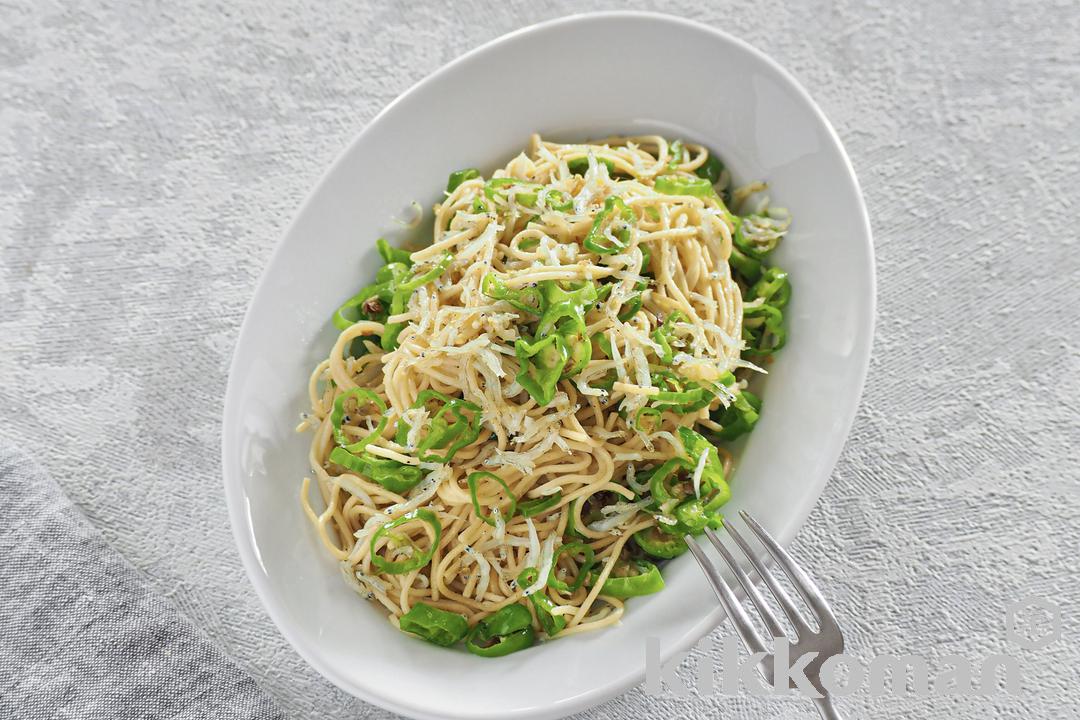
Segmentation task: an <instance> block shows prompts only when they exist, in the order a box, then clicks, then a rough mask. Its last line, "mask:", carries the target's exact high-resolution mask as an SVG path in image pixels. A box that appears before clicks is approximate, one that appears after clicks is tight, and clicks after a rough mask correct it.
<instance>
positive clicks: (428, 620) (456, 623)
mask: <svg viewBox="0 0 1080 720" xmlns="http://www.w3.org/2000/svg"><path fill="white" fill-rule="evenodd" d="M400 625H401V629H402V630H404V631H405V632H407V633H412V634H413V635H416V636H418V637H421V638H423V639H424V640H427V641H428V642H430V643H435V644H436V645H442V646H443V647H450V646H451V645H456V644H457V643H459V642H460V641H461V640H462V639H463V638H464V637H465V636H466V635H468V634H469V621H468V620H467V619H466V617H465V616H464V615H462V614H460V613H455V612H450V611H448V610H441V609H439V608H437V607H433V606H431V605H428V604H427V603H422V602H419V603H416V604H415V605H413V606H412V608H411V609H410V610H409V612H407V613H405V614H404V615H402V616H401V621H400Z"/></svg>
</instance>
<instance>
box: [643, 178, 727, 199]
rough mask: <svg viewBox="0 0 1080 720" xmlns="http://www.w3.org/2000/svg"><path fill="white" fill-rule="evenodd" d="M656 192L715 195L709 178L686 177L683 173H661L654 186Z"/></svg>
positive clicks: (699, 195) (695, 195)
mask: <svg viewBox="0 0 1080 720" xmlns="http://www.w3.org/2000/svg"><path fill="white" fill-rule="evenodd" d="M653 187H654V188H655V189H656V192H658V193H662V194H664V195H689V196H690V197H707V196H709V195H715V194H716V191H715V190H713V186H712V183H711V182H709V181H708V179H707V178H701V177H686V176H683V175H661V176H660V177H658V178H656V183H655V184H654V186H653Z"/></svg>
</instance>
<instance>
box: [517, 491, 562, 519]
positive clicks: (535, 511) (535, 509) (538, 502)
mask: <svg viewBox="0 0 1080 720" xmlns="http://www.w3.org/2000/svg"><path fill="white" fill-rule="evenodd" d="M560 502H562V490H560V491H559V492H557V493H555V494H554V495H545V496H544V497H538V498H534V499H532V500H526V501H525V502H520V503H518V506H517V510H518V512H519V513H520V514H521V516H522V517H536V516H537V515H541V514H543V513H545V512H547V511H548V510H550V509H551V508H553V507H555V506H556V505H558V504H559V503H560Z"/></svg>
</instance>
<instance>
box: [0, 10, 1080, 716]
mask: <svg viewBox="0 0 1080 720" xmlns="http://www.w3.org/2000/svg"><path fill="white" fill-rule="evenodd" d="M629 4H630V5H633V6H637V7H640V8H647V9H657V10H664V11H668V12H672V13H675V14H680V15H684V16H687V17H691V18H695V19H698V20H700V21H703V22H706V23H708V24H711V25H713V26H715V27H719V28H723V29H726V30H728V31H729V32H732V33H734V34H736V35H738V36H740V37H742V38H744V39H746V40H748V41H749V42H751V43H752V44H754V45H756V46H757V47H759V48H761V49H763V50H764V51H766V52H768V53H769V54H771V55H772V56H773V57H774V58H776V59H777V60H778V61H779V62H781V63H782V64H783V65H784V66H786V67H787V68H788V69H789V70H791V71H792V72H793V73H794V74H795V76H796V77H797V78H798V79H799V80H800V81H801V82H802V83H803V84H804V85H805V86H806V87H807V89H808V90H809V91H810V93H811V95H813V97H814V98H815V99H816V100H817V101H818V103H820V104H821V106H822V108H823V109H824V111H825V113H826V114H827V115H828V116H829V118H830V119H831V120H832V122H833V123H834V124H835V126H836V128H837V130H838V132H839V134H840V136H841V138H842V139H843V141H844V143H845V144H846V146H847V149H848V151H849V153H850V154H851V157H852V161H853V163H854V165H855V168H856V171H857V172H858V174H859V177H860V180H861V182H862V185H863V189H864V192H865V194H866V199H867V202H868V205H869V208H870V216H871V221H872V224H873V228H874V233H875V245H876V253H877V260H878V281H879V288H880V290H879V293H880V297H879V320H878V326H877V337H876V339H875V344H874V357H873V362H872V365H871V368H870V376H869V381H868V384H867V387H866V392H865V395H864V398H863V404H862V408H861V410H860V412H859V414H858V417H857V419H856V421H855V428H854V431H853V433H852V435H851V437H850V439H849V442H848V445H847V449H846V450H845V452H844V454H843V457H842V458H841V460H840V463H839V465H838V467H837V469H836V472H835V473H834V476H833V478H832V481H831V482H830V484H829V486H828V488H827V490H826V491H825V494H824V496H823V498H822V499H821V501H820V503H819V505H818V507H817V509H816V511H815V512H814V514H813V515H812V517H811V518H810V521H809V523H808V524H807V525H806V527H805V528H804V529H803V530H802V532H801V533H800V535H799V538H798V540H797V541H796V542H795V543H794V545H793V550H794V551H795V553H796V554H797V555H798V557H800V558H802V559H803V560H804V561H805V562H806V563H807V564H808V565H809V566H811V567H812V568H813V570H814V573H815V574H816V576H817V577H818V578H819V579H820V581H821V583H822V584H823V585H824V586H825V587H826V588H827V590H828V594H829V595H830V597H832V598H833V600H834V604H835V607H836V609H837V611H838V612H839V614H840V616H841V617H842V618H843V624H844V627H845V629H846V630H847V635H848V639H849V647H850V648H851V651H852V652H854V653H856V654H859V655H861V656H863V657H866V658H869V657H871V656H872V655H874V654H875V653H882V652H892V653H898V652H908V651H910V652H920V653H924V654H926V653H928V654H930V656H931V658H933V657H937V656H939V655H942V654H948V653H960V654H963V655H965V656H967V657H969V658H971V659H972V660H973V661H978V660H979V659H980V658H982V657H984V656H986V655H987V654H989V653H993V652H1000V651H1006V650H1008V649H1010V648H1009V645H1008V643H1007V642H1006V640H1005V632H1004V617H1005V608H1006V605H1007V603H1008V602H1010V601H1012V600H1015V599H1017V598H1019V597H1021V596H1022V595H1024V594H1025V593H1028V592H1032V593H1036V594H1038V595H1041V596H1045V597H1058V598H1059V599H1058V600H1057V601H1056V602H1058V604H1059V605H1060V606H1061V607H1062V608H1063V610H1064V618H1065V633H1066V637H1065V639H1064V640H1062V641H1059V642H1057V643H1055V644H1054V645H1052V646H1051V647H1049V648H1048V649H1046V650H1045V651H1042V652H1021V653H1020V658H1021V660H1022V662H1023V667H1024V671H1025V675H1024V684H1025V688H1026V689H1025V691H1024V692H1023V693H1022V694H1021V695H1019V696H1015V697H1009V696H998V697H995V698H981V699H974V698H960V699H956V700H949V701H944V700H938V699H933V700H916V699H877V700H875V699H871V698H869V697H867V696H866V695H865V694H861V695H858V696H856V697H855V698H852V699H850V700H847V701H842V703H841V706H842V708H844V709H845V710H847V711H848V712H849V713H850V716H851V717H875V718H903V717H919V718H960V719H962V720H966V719H969V718H979V719H980V720H981V719H982V718H985V717H988V716H990V717H994V716H998V717H1017V718H1019V717H1024V718H1030V717H1055V718H1061V717H1067V716H1068V717H1076V716H1077V715H1076V712H1077V711H1076V710H1075V705H1069V706H1068V707H1065V708H1062V707H1061V705H1062V703H1063V701H1064V700H1065V699H1066V698H1073V699H1075V696H1076V687H1077V680H1078V677H1077V671H1076V670H1075V669H1074V668H1076V667H1077V666H1078V665H1080V649H1078V647H1077V644H1076V639H1077V631H1078V621H1077V610H1078V603H1077V596H1078V594H1077V589H1078V588H1077V581H1076V578H1077V570H1076V567H1077V557H1078V556H1080V522H1078V516H1080V492H1078V487H1077V480H1078V478H1080V464H1078V461H1077V452H1076V450H1075V447H1074V446H1075V445H1076V443H1077V441H1078V440H1080V428H1078V422H1080V414H1078V406H1077V403H1078V398H1080V381H1078V379H1077V378H1078V377H1080V353H1078V345H1080V332H1078V330H1080V327H1078V326H1080V320H1078V318H1080V283H1078V279H1080V261H1078V256H1077V253H1078V252H1080V247H1078V246H1077V238H1078V234H1080V233H1078V230H1077V213H1078V210H1080V197H1078V194H1077V186H1078V183H1080V170H1078V166H1080V101H1078V98H1077V89H1078V86H1080V12H1078V10H1077V7H1076V4H1075V2H1073V1H1072V0H1058V1H1056V2H1024V1H1021V0H1008V1H1006V2H1000V3H994V4H990V3H987V4H986V5H981V4H979V3H964V4H959V5H958V6H957V7H954V8H948V7H946V6H945V5H946V4H945V3H937V2H930V1H929V0H924V1H920V2H903V3H891V2H884V1H882V0H878V1H877V2H872V3H864V2H853V1H850V0H840V1H839V2H819V3H813V4H802V3H788V2H759V3H736V2H725V3H716V4H709V3H703V2H699V1H694V2H656V3H650V4H648V5H646V4H645V3H642V2H634V3H629ZM617 5H618V6H622V5H624V4H623V3H618V4H617V3H614V2H603V3H598V4H596V7H597V8H600V7H605V8H614V7H616V6H617ZM582 9H585V7H584V6H583V5H582V3H580V2H569V1H567V2H555V1H552V0H531V1H530V2H521V3H518V2H497V3H492V4H490V5H489V4H486V3H481V2H478V1H477V0H462V2H457V3H452V4H450V3H447V4H443V3H438V4H432V5H430V6H422V5H420V4H418V3H405V2H393V3H377V2H374V1H373V0H354V1H352V2H342V1H333V2H328V1H326V0H318V1H316V0H288V1H287V2H286V1H283V0H258V2H255V1H252V0H241V1H239V2H234V3H219V2H210V1H209V0H204V1H202V2H193V3H156V4H149V3H147V4H144V5H142V6H141V7H138V8H136V5H135V4H129V3H109V2H104V0H73V1H71V2H62V3H61V2H30V1H29V0H17V2H16V3H15V4H14V5H11V4H7V5H5V7H4V10H3V13H2V17H3V20H2V23H0V241H2V243H3V245H2V248H0V252H2V265H0V308H2V310H0V339H2V346H0V347H2V349H0V437H2V438H3V439H6V440H8V441H12V442H15V443H18V444H19V445H21V446H22V447H24V448H26V449H28V450H29V451H31V452H32V453H33V455H34V456H35V457H36V458H37V459H38V460H39V462H41V463H42V464H43V465H44V466H45V467H46V468H47V469H48V470H49V471H50V472H51V474H52V475H53V476H54V477H55V478H56V479H57V481H58V482H59V483H60V484H61V485H62V486H63V487H64V488H65V490H66V491H67V492H68V493H69V495H70V496H71V497H72V498H73V500H74V501H75V502H76V503H77V504H78V505H79V506H80V507H81V508H82V509H83V510H84V511H85V513H86V514H87V516H88V517H89V518H90V520H91V521H92V522H93V523H94V524H95V525H96V526H97V527H99V528H100V529H101V530H102V532H103V533H104V534H105V536H106V538H107V539H108V540H109V541H110V542H112V543H113V544H114V545H115V547H117V548H118V549H119V550H120V551H121V552H122V553H123V554H124V555H125V556H126V557H127V558H128V559H129V560H130V561H131V562H132V563H133V564H134V565H136V566H137V567H138V568H140V569H141V570H143V571H144V572H145V573H147V574H148V575H149V577H150V579H151V581H152V582H153V584H154V585H155V586H156V587H157V588H158V589H160V590H161V591H162V592H163V593H165V594H166V595H167V596H168V597H170V598H171V599H172V600H173V601H174V602H175V603H176V604H177V605H178V606H179V607H180V608H181V609H182V610H183V611H184V612H186V613H187V614H188V615H189V616H190V617H191V618H192V619H193V620H194V621H195V622H196V623H198V624H199V625H200V626H201V627H203V628H204V629H205V631H206V632H207V633H208V634H209V635H210V636H211V637H212V638H213V639H215V640H216V641H217V642H219V643H221V644H222V645H223V646H224V647H225V648H226V649H227V650H228V652H230V653H231V654H232V655H233V656H234V657H235V658H236V659H237V661H238V663H239V664H240V665H241V666H243V667H244V668H246V669H247V670H248V671H249V672H251V673H252V674H253V675H254V676H255V677H256V679H257V680H258V681H259V682H260V684H262V685H263V686H264V687H266V688H267V689H268V690H269V692H271V693H272V694H273V696H274V697H275V699H276V700H277V701H278V702H279V703H280V705H281V706H282V707H283V708H284V709H285V710H286V711H288V712H290V713H291V714H293V715H294V716H296V717H300V718H386V717H389V714H388V713H385V712H383V711H381V710H379V709H377V708H374V707H370V706H367V705H365V704H364V703H361V702H359V701H357V700H354V699H352V698H350V697H349V696H347V695H345V694H344V693H342V692H340V691H338V690H336V689H334V688H333V687H331V686H330V685H329V684H328V683H326V682H324V681H323V680H322V679H321V678H320V677H319V676H318V675H317V674H316V673H315V672H314V671H312V670H310V669H309V668H308V667H306V665H305V664H304V663H303V662H302V661H301V660H300V658H299V657H298V656H297V655H296V654H295V653H294V652H293V651H292V650H291V649H290V648H289V647H288V645H287V644H286V643H285V642H284V640H283V639H282V638H281V637H280V635H279V634H278V633H277V631H276V630H275V629H274V627H273V626H272V624H271V622H270V620H269V619H268V618H267V616H266V615H265V614H264V612H263V610H262V608H261V607H260V605H259V603H258V601H257V600H256V598H255V597H254V595H253V594H252V591H251V587H250V585H249V584H248V582H247V580H246V578H245V577H244V575H243V572H242V570H241V567H240V563H239V561H238V558H237V555H236V553H235V551H234V549H233V544H232V538H231V535H230V532H229V529H228V527H227V520H226V513H225V507H224V504H223V500H222V491H221V478H220V463H219V459H218V456H219V435H220V416H221V407H222V397H223V394H224V389H225V382H226V370H227V367H228V362H229V358H230V356H231V353H232V350H233V343H234V339H235V336H236V331H237V328H238V326H239V324H240V321H241V318H242V315H243V312H244V309H245V308H246V306H247V303H248V301H249V299H250V297H251V293H252V289H253V287H254V285H255V282H256V280H257V278H258V276H259V273H260V271H261V269H262V267H263V265H264V264H265V262H266V260H267V258H268V257H269V254H270V252H271V249H272V248H273V247H274V244H275V242H276V241H277V239H278V237H279V236H280V235H281V233H282V231H283V229H284V227H285V226H286V224H287V223H288V221H289V219H290V217H291V215H292V214H293V213H294V212H295V210H296V208H297V206H298V204H299V203H300V201H301V199H302V198H303V197H304V195H305V194H306V193H307V192H308V190H309V189H310V187H311V186H312V184H313V183H314V181H315V180H316V179H317V178H318V176H319V175H320V174H321V173H322V171H323V169H324V168H325V167H326V166H327V164H328V163H329V162H330V161H331V160H332V159H333V158H334V157H335V155H336V154H337V153H338V152H339V151H340V150H341V149H342V147H343V146H344V145H345V144H346V143H347V142H348V141H349V140H350V139H351V138H352V137H353V135H355V133H356V132H357V131H359V130H360V129H361V128H362V127H363V125H364V123H365V122H367V121H368V120H370V119H371V118H372V116H373V115H374V114H375V113H376V112H378V110H379V109H380V108H382V107H383V106H384V105H385V104H386V103H388V102H390V101H391V100H392V99H393V98H394V97H395V96H396V95H398V94H399V93H401V92H402V91H403V90H405V89H407V88H408V87H409V86H410V85H412V84H413V83H414V82H416V81H417V80H419V79H420V78H422V77H424V76H425V75H426V74H428V73H429V72H431V71H433V70H435V69H436V68H438V67H439V66H440V65H442V64H443V63H445V62H446V61H448V60H450V59H451V58H453V57H455V56H457V55H459V54H460V53H462V52H464V51H466V50H468V49H470V48H472V47H474V46H476V45H478V44H480V43H482V42H485V41H487V40H489V39H491V38H492V37H495V36H497V35H500V34H502V33H504V32H507V31H510V30H514V29H517V28H519V27H521V26H523V25H525V24H528V23H532V22H535V21H539V20H543V19H548V18H552V17H556V16H559V15H563V14H567V13H569V12H574V11H580V10H582ZM646 50H647V51H649V52H657V53H662V48H653V49H646ZM541 70H542V64H539V65H538V72H540V71H541ZM716 72H717V74H718V75H720V74H722V73H723V72H724V68H722V67H718V68H716ZM523 74H527V72H526V71H525V69H521V70H519V71H517V73H516V75H517V76H521V75H523ZM541 74H542V73H541ZM657 97H658V98H662V92H660V91H658V94H657ZM492 109H493V110H494V109H495V108H494V106H493V108H492ZM402 162H408V158H402ZM373 239H374V238H365V237H364V236H363V230H362V228H360V229H358V236H357V242H358V243H363V242H370V241H372V240H373ZM812 713H813V711H812V710H811V709H810V707H809V705H808V704H806V703H804V702H802V701H795V700H780V701H777V700H774V699H755V698H751V697H746V696H743V697H739V698H736V699H734V700H732V699H727V698H722V697H714V698H702V697H695V698H692V699H690V700H674V699H656V698H650V697H648V696H646V695H645V694H644V693H643V692H642V691H641V690H640V689H639V690H634V691H632V692H630V693H628V694H626V695H625V696H623V697H620V698H618V699H616V700H614V701H612V702H610V703H607V704H605V705H602V706H600V707H598V708H596V709H594V710H592V711H590V712H589V713H587V714H586V716H587V717H589V718H595V719H596V720H600V719H601V718H604V719H606V718H612V719H614V718H618V719H619V720H623V719H626V720H629V719H630V718H638V717H668V718H683V717H685V718H690V717H695V718H696V717H702V716H706V715H707V716H730V717H742V718H753V719H754V720H761V719H765V718H777V719H779V718H792V717H812Z"/></svg>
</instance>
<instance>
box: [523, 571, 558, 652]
mask: <svg viewBox="0 0 1080 720" xmlns="http://www.w3.org/2000/svg"><path fill="white" fill-rule="evenodd" d="M539 578H540V571H539V570H537V569H536V568H532V567H530V568H525V569H524V570H522V571H521V573H520V574H519V575H518V578H517V583H518V587H519V588H527V587H531V586H532V585H533V584H534V583H535V582H536V581H537V580H538V579H539ZM529 602H531V603H532V606H533V610H534V611H536V619H537V620H539V621H540V627H541V628H543V630H544V632H545V633H547V635H548V637H554V636H555V635H557V634H559V633H560V632H562V630H563V629H564V628H565V627H566V618H565V617H563V616H562V615H554V614H552V610H554V609H555V603H553V602H551V598H549V597H548V596H547V595H545V594H544V593H543V592H534V593H533V594H532V595H530V596H529Z"/></svg>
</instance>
